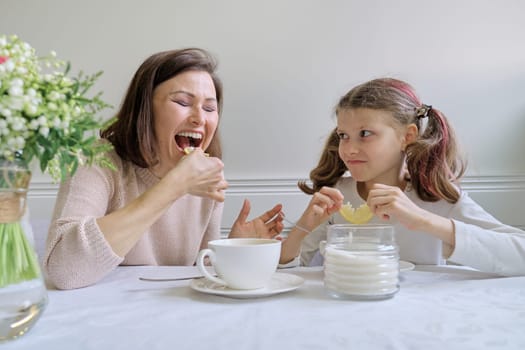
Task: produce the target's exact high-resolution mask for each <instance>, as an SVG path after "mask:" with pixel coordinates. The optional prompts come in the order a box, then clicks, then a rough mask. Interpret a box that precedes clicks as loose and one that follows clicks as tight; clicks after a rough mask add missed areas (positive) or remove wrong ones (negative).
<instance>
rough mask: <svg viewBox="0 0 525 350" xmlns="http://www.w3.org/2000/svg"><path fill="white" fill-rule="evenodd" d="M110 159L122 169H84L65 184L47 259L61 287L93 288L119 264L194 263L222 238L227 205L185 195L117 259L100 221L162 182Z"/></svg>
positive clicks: (49, 274)
mask: <svg viewBox="0 0 525 350" xmlns="http://www.w3.org/2000/svg"><path fill="white" fill-rule="evenodd" d="M109 157H110V159H111V160H112V162H113V164H114V165H115V166H116V168H117V171H113V170H110V169H107V168H101V167H97V166H92V167H83V168H79V170H78V171H77V173H76V174H75V175H74V176H73V178H71V179H70V180H68V181H66V182H64V183H63V184H62V185H61V186H60V190H59V192H58V196H57V200H56V204H55V210H54V214H53V220H52V222H51V226H50V228H49V233H48V237H47V243H46V254H45V257H44V269H45V272H46V274H47V278H48V279H49V281H51V282H52V283H53V284H54V285H55V286H56V287H57V288H60V289H71V288H79V287H84V286H88V285H90V284H93V283H96V282H97V281H99V280H100V279H101V278H103V277H104V276H106V275H107V274H109V273H110V272H111V271H113V270H114V269H115V268H116V267H117V266H118V265H193V264H194V262H195V259H196V257H197V254H198V252H199V250H200V249H202V248H203V247H206V246H207V242H208V241H209V240H212V239H217V238H219V237H220V222H221V217H222V210H223V203H219V202H216V201H214V200H211V199H207V198H201V197H196V196H192V195H185V196H183V197H181V198H179V199H178V200H176V201H175V202H174V203H173V204H172V206H171V207H170V208H169V209H168V210H167V211H166V212H165V213H164V214H163V215H162V216H161V217H160V218H159V219H158V220H157V221H156V222H155V224H153V225H152V226H151V227H150V228H149V229H148V230H147V231H146V232H144V235H143V236H142V238H141V239H140V240H139V241H138V242H137V244H136V245H135V247H134V248H133V249H132V250H131V251H130V252H129V253H128V254H127V255H126V256H125V258H124V259H122V258H121V257H119V256H118V255H116V254H115V253H114V252H113V250H112V249H111V247H110V246H109V244H108V243H107V241H106V239H105V238H104V235H103V234H102V232H101V231H100V229H99V227H98V225H97V223H96V219H97V218H99V217H102V216H104V215H106V214H108V213H111V212H112V211H115V210H116V209H118V208H121V207H123V206H125V205H126V204H127V203H129V202H130V201H132V200H133V199H134V198H136V197H138V196H139V195H140V194H142V193H143V192H144V191H146V190H147V189H148V188H149V187H151V186H152V185H154V184H155V183H157V182H158V181H159V180H158V179H157V178H156V177H155V176H154V175H153V174H152V173H151V172H150V171H149V170H148V169H144V168H139V167H137V166H136V165H134V164H132V163H130V162H127V161H122V160H121V159H120V158H119V157H118V156H117V154H116V153H115V152H110V154H109Z"/></svg>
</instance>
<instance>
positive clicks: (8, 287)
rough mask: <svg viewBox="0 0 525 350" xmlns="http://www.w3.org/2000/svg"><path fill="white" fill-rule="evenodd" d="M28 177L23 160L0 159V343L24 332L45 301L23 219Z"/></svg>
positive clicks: (36, 261)
mask: <svg viewBox="0 0 525 350" xmlns="http://www.w3.org/2000/svg"><path fill="white" fill-rule="evenodd" d="M30 179H31V172H30V171H29V169H28V167H27V165H25V164H24V163H23V162H22V161H19V160H15V161H7V160H4V159H0V343H1V342H5V341H8V340H11V339H16V338H18V337H20V336H22V335H24V334H26V333H27V332H28V331H29V330H30V329H31V328H32V327H33V326H34V324H35V323H36V321H37V320H38V319H39V317H40V315H41V314H42V312H43V311H44V309H45V307H46V304H47V290H46V287H45V284H44V279H43V277H42V272H41V270H40V266H39V263H38V257H37V254H36V252H35V250H34V247H33V244H32V242H33V237H28V236H27V235H26V233H25V232H24V228H23V227H24V226H25V227H27V226H26V225H24V224H23V222H22V221H23V220H27V216H25V215H24V213H25V210H26V202H27V190H28V188H29V181H30ZM29 233H30V232H28V234H29ZM30 234H32V233H30ZM30 242H31V243H30Z"/></svg>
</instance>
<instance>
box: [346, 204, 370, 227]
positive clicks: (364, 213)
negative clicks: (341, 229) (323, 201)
mask: <svg viewBox="0 0 525 350" xmlns="http://www.w3.org/2000/svg"><path fill="white" fill-rule="evenodd" d="M339 214H341V216H342V217H343V218H345V220H346V221H348V222H350V223H352V224H356V225H362V224H366V223H367V222H369V221H370V219H372V217H373V216H374V214H372V212H371V211H370V208H369V207H368V205H366V203H365V204H362V205H361V206H360V207H359V208H357V209H356V208H354V207H352V204H350V202H348V203H346V204H345V205H343V206H342V207H341V209H339Z"/></svg>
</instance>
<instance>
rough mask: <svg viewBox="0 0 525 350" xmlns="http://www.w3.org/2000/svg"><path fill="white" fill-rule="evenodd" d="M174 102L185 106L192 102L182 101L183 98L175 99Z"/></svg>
mask: <svg viewBox="0 0 525 350" xmlns="http://www.w3.org/2000/svg"><path fill="white" fill-rule="evenodd" d="M174 102H175V103H176V104H179V105H181V106H183V107H188V106H189V105H190V104H189V103H187V102H186V101H182V100H175V101H174Z"/></svg>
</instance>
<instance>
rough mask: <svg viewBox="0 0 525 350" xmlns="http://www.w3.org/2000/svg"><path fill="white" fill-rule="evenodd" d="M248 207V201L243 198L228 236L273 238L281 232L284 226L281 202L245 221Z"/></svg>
mask: <svg viewBox="0 0 525 350" xmlns="http://www.w3.org/2000/svg"><path fill="white" fill-rule="evenodd" d="M250 209H251V206H250V201H248V200H247V199H245V200H244V203H243V205H242V208H241V211H240V212H239V216H238V217H237V220H235V222H234V223H233V227H232V230H231V232H230V234H229V236H228V238H275V237H276V236H277V235H278V234H279V233H281V231H282V230H283V228H284V225H283V222H282V221H283V217H282V216H281V209H282V205H281V204H277V205H276V206H274V207H273V208H272V209H270V210H268V211H267V212H265V213H264V214H262V215H260V216H258V217H256V218H255V219H253V220H252V221H248V222H246V219H247V218H248V215H250ZM272 219H273V220H272Z"/></svg>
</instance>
